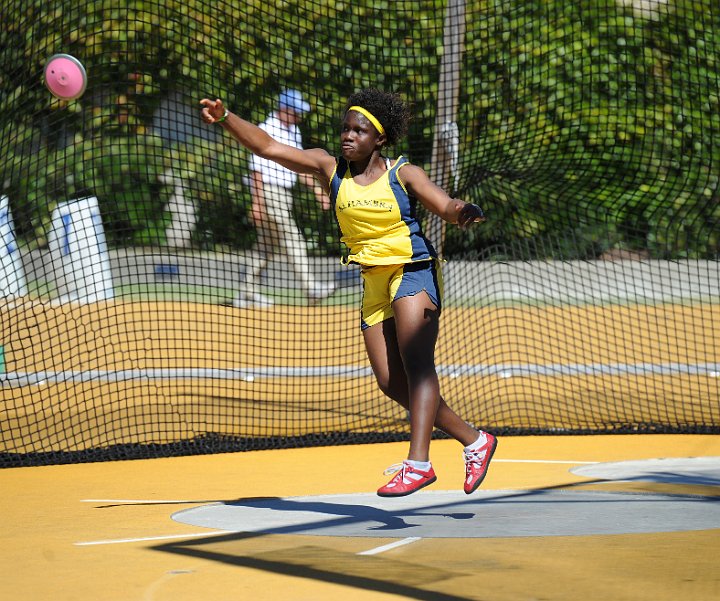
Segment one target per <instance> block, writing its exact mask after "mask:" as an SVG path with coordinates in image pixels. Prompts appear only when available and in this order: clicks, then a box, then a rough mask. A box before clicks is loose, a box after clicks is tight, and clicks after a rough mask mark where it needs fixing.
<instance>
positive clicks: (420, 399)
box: [200, 89, 497, 497]
mask: <svg viewBox="0 0 720 601" xmlns="http://www.w3.org/2000/svg"><path fill="white" fill-rule="evenodd" d="M200 104H201V105H202V107H203V108H202V119H203V120H204V121H205V122H206V123H219V124H220V125H222V127H224V128H225V129H226V130H227V131H228V132H229V133H230V134H231V135H232V136H233V137H234V138H235V139H236V140H237V141H238V142H239V143H240V144H242V145H243V146H244V147H246V148H247V149H248V150H250V151H251V152H253V153H254V154H256V155H258V156H261V157H264V158H266V159H270V160H273V161H276V162H277V163H279V164H281V165H283V166H285V167H287V168H288V169H291V170H293V171H295V172H297V173H301V174H303V173H306V174H310V175H312V176H313V177H314V178H315V179H316V180H317V181H318V182H319V183H320V184H321V185H322V186H323V188H324V189H325V191H326V192H328V193H329V194H330V198H331V200H332V201H333V203H334V205H335V214H336V216H337V220H338V223H339V225H340V229H341V231H342V241H343V243H344V244H345V245H346V246H347V247H348V249H349V251H350V254H349V257H348V261H350V262H353V263H357V264H359V265H360V268H361V274H362V279H363V300H362V320H361V328H362V333H363V337H364V340H365V348H366V350H367V355H368V358H369V359H370V365H371V366H372V369H373V372H374V374H375V378H376V379H377V382H378V385H379V386H380V389H381V390H382V391H383V392H384V393H385V394H386V395H387V396H389V397H390V398H391V399H393V400H394V401H396V402H397V403H399V404H400V405H402V406H403V407H404V408H405V409H407V410H408V411H409V414H410V449H409V452H408V456H407V459H406V460H404V461H403V462H402V463H401V464H398V465H397V466H393V467H392V468H389V469H388V470H386V474H388V475H390V474H393V473H394V474H395V475H394V477H393V478H392V479H391V480H390V482H388V483H387V484H386V485H385V486H382V487H381V488H380V489H379V490H378V491H377V492H378V494H379V495H380V496H382V497H401V496H404V495H409V494H411V493H413V492H415V491H417V490H420V489H421V488H423V487H425V486H427V485H428V484H432V483H433V482H434V481H435V480H436V476H435V471H434V470H433V468H432V465H431V463H430V440H431V437H432V432H433V428H434V427H436V428H439V429H440V430H442V431H443V432H445V433H447V434H449V435H450V436H452V437H453V438H455V439H457V440H458V441H459V442H460V443H461V444H462V445H463V446H464V447H465V448H464V459H465V483H464V490H465V492H466V493H467V494H470V493H471V492H473V491H474V490H475V489H477V487H478V486H480V483H481V482H482V481H483V478H484V477H485V474H486V473H487V469H488V465H489V463H490V460H491V459H492V456H493V453H494V452H495V447H496V446H497V439H496V438H495V437H494V436H493V435H492V434H490V433H487V432H482V431H481V432H478V431H477V430H475V429H474V428H472V427H471V426H470V425H469V424H467V423H466V422H465V421H464V420H462V419H461V418H460V417H459V416H458V415H457V414H456V413H455V412H454V411H453V410H452V409H450V407H449V406H448V405H447V403H446V402H445V399H443V398H442V396H441V395H440V385H439V381H438V375H437V371H436V369H435V343H436V341H437V338H438V331H439V321H440V310H441V307H442V277H441V273H440V262H439V260H438V258H437V254H436V252H435V249H434V248H433V247H432V245H431V244H430V242H429V241H428V240H427V239H426V238H425V236H424V235H423V233H422V230H421V228H420V224H419V223H418V221H417V220H416V217H415V210H414V204H415V199H417V200H419V201H420V202H421V203H422V204H423V206H424V207H425V208H426V209H428V210H429V211H432V212H433V213H435V214H436V215H439V216H440V217H441V218H442V219H444V220H445V221H447V222H449V223H457V224H458V226H460V228H463V229H464V228H466V227H468V226H469V225H471V224H472V223H474V222H476V221H482V220H483V219H484V217H483V212H482V210H481V209H480V207H478V206H477V205H474V204H470V203H466V202H463V201H461V200H457V199H454V198H450V197H449V196H448V195H447V194H446V193H445V192H444V191H443V190H442V189H441V188H439V187H438V186H436V185H435V184H433V183H432V182H431V181H430V179H429V178H428V176H427V174H426V173H425V171H423V170H422V169H421V168H420V167H417V166H415V165H411V164H410V163H409V162H408V161H407V159H405V157H403V156H400V157H399V158H397V159H395V160H391V159H388V158H385V157H384V156H383V154H382V152H383V148H384V146H385V145H386V144H387V145H394V144H395V143H397V142H398V141H399V140H401V139H402V138H403V137H404V135H405V133H406V132H407V126H408V121H409V119H410V113H409V111H408V109H407V107H406V105H405V104H404V102H403V101H402V99H401V98H400V96H399V95H398V94H393V93H388V92H383V91H380V90H375V89H367V90H362V91H360V92H357V93H355V94H353V95H352V96H350V98H349V99H348V103H347V107H346V109H345V112H344V114H343V121H342V130H341V133H340V143H341V148H342V156H340V157H337V158H335V157H333V156H332V155H330V154H328V153H327V152H326V151H324V150H322V149H319V148H315V149H308V150H302V149H298V148H292V147H290V146H286V145H284V144H281V143H280V142H277V141H275V140H273V138H271V137H270V136H269V135H268V134H266V133H265V132H264V131H263V130H262V129H260V128H259V127H257V126H255V125H253V124H252V123H250V122H248V121H245V120H244V119H241V118H240V117H238V116H237V115H235V114H233V113H232V112H230V111H229V110H228V109H227V108H225V106H224V105H223V102H222V101H221V100H210V99H203V100H202V101H201V103H200Z"/></svg>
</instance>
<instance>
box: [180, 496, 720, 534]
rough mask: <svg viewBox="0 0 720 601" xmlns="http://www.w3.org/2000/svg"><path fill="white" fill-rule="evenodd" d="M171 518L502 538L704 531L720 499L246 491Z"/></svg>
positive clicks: (239, 528)
mask: <svg viewBox="0 0 720 601" xmlns="http://www.w3.org/2000/svg"><path fill="white" fill-rule="evenodd" d="M173 519H174V520H176V521H178V522H181V523H184V524H190V525H194V526H201V527H206V528H213V529H217V530H225V531H228V532H257V533H267V534H271V533H272V534H304V535H318V536H360V537H381V538H406V537H422V538H495V537H498V538H502V537H523V536H575V535H592V534H627V533H650V532H673V531H684V530H706V529H710V528H718V527H720V499H719V498H713V497H703V496H698V495H664V494H645V493H629V492H628V493H625V492H595V491H572V492H571V491H563V490H552V491H549V490H505V491H478V492H475V493H473V495H472V496H469V497H468V496H466V495H465V494H464V493H462V492H458V491H437V492H435V491H421V492H419V493H415V494H413V495H410V496H408V497H401V498H396V499H387V498H381V497H378V496H376V495H375V494H370V493H360V494H346V495H321V496H307V497H284V498H277V497H273V498H248V499H238V500H236V501H227V502H223V503H214V504H210V505H204V506H201V507H195V508H192V509H185V510H183V511H179V512H177V513H175V514H174V515H173Z"/></svg>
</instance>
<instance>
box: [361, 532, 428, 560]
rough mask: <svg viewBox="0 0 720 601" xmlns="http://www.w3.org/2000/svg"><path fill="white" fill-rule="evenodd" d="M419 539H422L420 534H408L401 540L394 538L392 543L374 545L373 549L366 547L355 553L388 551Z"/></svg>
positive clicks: (367, 553)
mask: <svg viewBox="0 0 720 601" xmlns="http://www.w3.org/2000/svg"><path fill="white" fill-rule="evenodd" d="M419 540H422V536H409V537H408V538H403V539H402V540H396V541H395V542H394V543H388V544H387V545H382V546H380V547H375V548H374V549H368V550H367V551H360V553H356V554H355V555H378V554H379V553H384V552H385V551H390V550H391V549H396V548H397V547H402V546H404V545H409V544H410V543H414V542H417V541H419Z"/></svg>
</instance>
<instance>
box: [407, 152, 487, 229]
mask: <svg viewBox="0 0 720 601" xmlns="http://www.w3.org/2000/svg"><path fill="white" fill-rule="evenodd" d="M398 177H399V178H400V179H401V180H402V182H403V183H404V184H405V186H406V187H407V188H408V191H409V192H411V193H412V194H413V196H415V197H416V198H417V199H418V200H419V201H420V202H421V203H422V204H423V206H424V207H425V208H426V209H427V210H428V211H431V212H432V213H435V214H436V215H438V216H439V217H441V218H442V219H444V220H445V221H447V222H449V223H457V224H458V225H459V226H460V227H461V228H466V227H467V226H469V225H471V224H472V223H475V222H476V221H484V220H485V215H484V213H483V211H482V209H481V208H480V207H479V206H477V205H475V204H472V203H469V202H465V201H463V200H459V199H457V198H451V197H450V196H449V195H448V194H447V192H445V190H443V189H442V188H441V187H440V186H438V185H437V184H435V183H433V182H432V181H430V178H429V177H428V176H427V173H425V171H423V170H422V169H421V168H420V167H418V166H417V165H409V164H406V165H403V166H402V167H401V169H400V171H399V172H398Z"/></svg>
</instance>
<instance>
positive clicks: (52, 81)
mask: <svg viewBox="0 0 720 601" xmlns="http://www.w3.org/2000/svg"><path fill="white" fill-rule="evenodd" d="M44 75H45V85H46V86H47V89H48V90H50V93H51V94H52V95H53V96H55V97H57V98H61V99H62V100H75V99H76V98H79V97H80V96H82V94H83V92H84V91H85V86H86V85H87V74H86V73H85V67H83V65H82V63H81V62H80V61H79V60H78V59H76V58H75V57H74V56H70V55H69V54H55V55H53V56H51V57H50V59H49V60H48V62H47V63H46V64H45V73H44Z"/></svg>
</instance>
